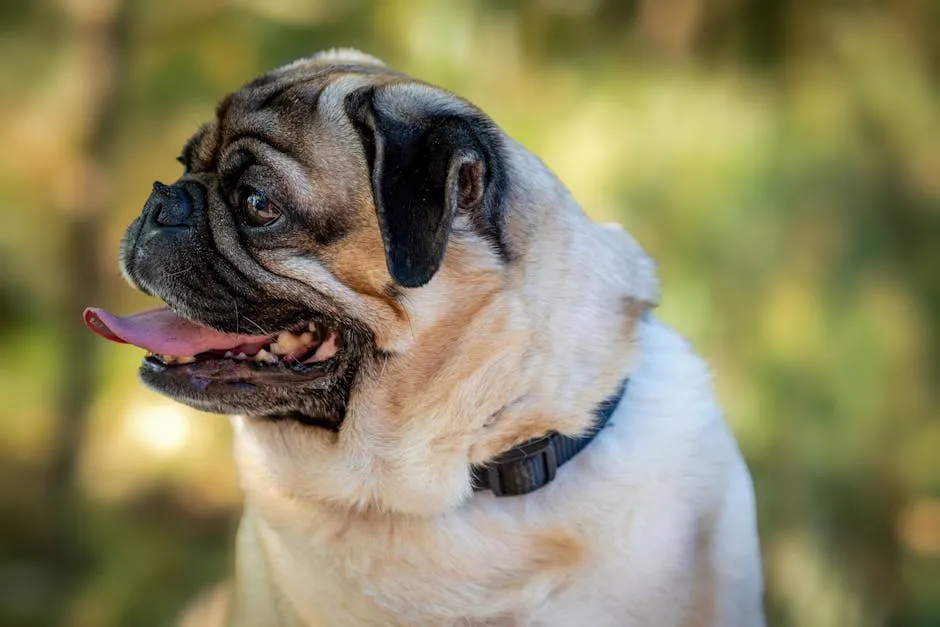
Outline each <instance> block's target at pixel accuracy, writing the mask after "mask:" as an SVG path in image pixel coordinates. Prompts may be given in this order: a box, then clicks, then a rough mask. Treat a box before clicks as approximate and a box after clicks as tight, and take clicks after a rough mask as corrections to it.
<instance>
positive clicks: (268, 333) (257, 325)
mask: <svg viewBox="0 0 940 627" xmlns="http://www.w3.org/2000/svg"><path fill="white" fill-rule="evenodd" d="M242 318H244V319H245V320H247V321H248V322H250V323H251V324H253V325H255V327H257V329H258V330H259V331H261V333H262V334H263V335H273V333H271V332H270V331H268V330H266V329H265V328H264V327H262V326H261V325H260V324H258V323H257V322H255V321H254V320H252V319H251V318H249V317H248V316H245V315H243V316H242Z"/></svg>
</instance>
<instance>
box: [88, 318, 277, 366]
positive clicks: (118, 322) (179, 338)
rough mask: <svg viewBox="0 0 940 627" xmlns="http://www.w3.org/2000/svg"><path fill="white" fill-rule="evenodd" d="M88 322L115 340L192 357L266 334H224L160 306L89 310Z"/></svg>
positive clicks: (257, 339) (260, 339) (260, 340)
mask: <svg viewBox="0 0 940 627" xmlns="http://www.w3.org/2000/svg"><path fill="white" fill-rule="evenodd" d="M85 325H86V326H87V327H88V328H89V329H91V330H92V331H94V332H95V333H97V334H98V335H100V336H101V337H103V338H105V339H107V340H111V341H112V342H121V343H124V344H133V345H134V346H139V347H140V348H144V349H146V350H148V351H150V352H151V353H159V354H161V355H172V356H174V357H192V356H193V355H198V354H199V353H203V352H205V351H210V350H230V349H233V348H236V347H238V346H241V345H242V344H250V343H262V344H263V343H265V341H266V340H268V339H269V338H268V336H265V335H232V334H228V333H220V332H219V331H215V330H213V329H210V328H208V327H203V326H200V325H198V324H194V323H192V322H190V321H188V320H185V319H183V318H181V317H179V316H177V315H176V314H175V313H173V312H172V311H170V310H169V308H167V307H158V308H156V309H150V310H149V311H142V312H140V313H139V314H134V315H132V316H125V317H120V316H115V315H112V314H109V313H108V312H107V311H104V310H103V309H98V308H97V307H89V308H88V309H86V310H85Z"/></svg>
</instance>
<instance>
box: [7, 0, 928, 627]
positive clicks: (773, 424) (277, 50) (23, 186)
mask: <svg viewBox="0 0 940 627" xmlns="http://www.w3.org/2000/svg"><path fill="white" fill-rule="evenodd" d="M0 29H2V30H0V59H2V62H0V94H2V98H0V138H2V139H0V199H2V203H0V211H2V214H0V215H2V218H3V223H2V224H3V226H2V228H0V394H2V396H0V398H2V401H0V495H2V496H0V538H2V541H0V624H2V625H52V624H62V625H66V624H67V625H77V626H82V627H85V626H98V625H122V626H123V625H141V626H144V625H163V624H167V623H168V622H169V621H170V620H171V619H172V618H173V616H174V615H175V613H176V612H178V610H179V609H180V607H181V606H182V605H183V604H184V603H185V602H186V601H187V600H188V599H189V598H191V597H192V596H193V595H195V594H196V593H197V592H199V591H201V590H203V589H204V587H205V586H207V585H209V584H210V583H211V582H213V581H214V580H215V579H216V578H218V577H220V576H222V575H223V574H224V573H225V572H226V570H227V569H228V567H229V565H230V563H231V559H232V556H231V548H230V547H231V541H232V534H233V532H234V528H235V522H236V520H237V515H238V511H239V506H240V505H239V502H240V495H239V490H238V485H237V479H236V477H235V475H234V469H233V465H232V461H231V459H230V453H229V445H230V434H229V427H228V423H227V421H225V420H224V419H223V418H221V417H216V416H208V415H197V414H195V413H192V412H190V411H188V410H186V409H184V408H182V407H180V406H177V405H174V404H172V403H170V402H168V401H166V400H164V399H162V398H160V397H157V396H156V395H154V394H152V393H149V392H147V391H146V390H144V389H143V388H142V387H141V386H140V385H138V383H137V382H136V374H135V371H136V367H137V363H138V361H139V359H140V357H141V355H140V354H139V352H138V351H136V350H134V349H131V348H127V347H124V348H121V347H119V346H116V345H113V344H112V345H106V344H105V343H104V342H100V341H96V340H95V338H93V337H92V336H91V335H90V334H88V333H86V332H85V331H84V329H83V328H82V326H81V322H80V312H81V308H82V307H83V306H84V305H86V304H99V305H105V306H107V307H109V308H111V309H112V310H118V311H121V312H127V311H130V310H132V309H136V308H141V307H144V306H146V305H148V304H150V303H149V302H148V301H147V300H146V298H145V297H143V296H141V295H139V294H136V293H134V292H133V291H132V290H131V289H130V288H129V287H127V286H126V285H125V284H124V283H123V282H122V280H121V278H120V276H119V274H118V269H117V262H116V254H117V248H118V243H119V240H120V236H121V234H122V232H123V229H124V227H125V225H126V224H127V223H128V222H129V221H130V220H131V219H132V217H133V216H135V215H136V214H137V213H138V212H139V210H140V208H141V207H142V205H143V203H144V200H145V199H146V197H147V195H148V192H149V188H150V183H151V182H152V181H153V180H154V179H162V180H173V179H174V178H175V177H176V176H177V175H178V174H179V166H178V165H177V164H176V163H175V162H174V157H175V156H176V155H177V154H178V151H179V149H180V148H181V146H182V144H183V142H184V141H185V139H186V138H187V137H188V136H189V135H190V134H191V133H192V132H193V131H194V130H195V129H196V127H197V125H198V124H199V123H200V122H202V121H204V120H206V119H208V118H209V117H210V115H211V113H212V111H213V106H214V103H215V102H216V101H217V100H218V99H219V98H220V97H221V96H223V95H224V94H225V93H226V92H227V91H230V90H233V89H235V88H236V87H238V85H239V84H240V83H242V82H244V81H245V80H247V79H249V78H250V77H252V76H253V75H255V74H257V73H260V72H262V71H264V70H267V69H269V68H271V67H274V66H276V65H279V64H281V63H284V62H286V61H289V60H291V59H293V58H296V57H300V56H304V55H307V54H309V53H311V52H314V51H316V50H319V49H322V48H326V47H331V46H336V45H342V46H356V47H361V48H362V49H364V50H366V51H368V52H371V53H373V54H376V55H378V56H380V57H382V58H384V59H385V60H386V61H387V62H389V63H390V64H392V65H394V66H397V67H399V68H400V69H403V70H405V71H407V72H410V73H412V74H415V75H418V76H420V77H422V78H425V79H427V80H429V81H432V82H436V83H438V84H441V85H442V86H445V87H447V88H449V89H451V90H453V91H456V92H458V93H460V94H462V95H464V96H466V97H468V98H469V99H470V100H472V101H474V102H475V103H477V104H478V105H480V106H481V107H482V108H483V109H484V110H485V111H487V112H488V113H489V114H491V115H492V117H493V118H494V119H495V120H496V121H497V122H498V123H500V124H501V125H502V126H503V127H504V128H505V129H506V130H507V131H508V132H509V133H510V134H511V135H513V136H515V137H516V138H517V139H519V140H520V141H521V142H522V143H523V144H525V145H526V146H528V147H529V148H530V149H531V150H533V151H534V152H535V153H537V154H539V155H540V156H542V157H543V158H544V160H545V161H546V162H547V163H548V165H549V166H550V167H551V168H553V169H554V170H555V171H556V172H557V173H558V174H559V175H560V177H561V178H562V179H563V180H564V181H565V182H566V183H567V184H568V185H569V186H570V187H571V189H572V191H573V192H574V195H575V197H576V198H578V199H579V200H580V201H581V202H582V204H583V206H584V207H585V209H586V210H587V211H588V212H589V213H590V214H591V215H592V216H594V217H595V218H597V219H600V220H605V221H620V222H623V223H624V224H625V226H626V227H627V229H628V230H630V231H631V232H632V233H633V234H634V235H635V236H636V237H637V238H638V239H639V240H640V242H641V243H642V244H643V245H644V246H645V247H646V248H647V249H648V250H649V251H650V252H651V253H652V255H653V256H654V257H655V258H656V259H657V260H658V262H659V264H660V272H661V278H662V281H663V285H664V299H663V303H662V306H661V307H660V309H659V315H660V316H661V317H662V318H663V319H664V320H666V321H667V322H668V323H670V324H672V325H674V326H675V327H676V328H678V329H679V330H680V331H681V332H682V333H684V334H685V335H686V336H688V337H689V338H690V339H691V340H692V341H693V343H694V345H695V346H696V348H697V349H698V350H699V351H700V352H701V353H702V354H703V355H704V356H705V357H706V358H707V359H708V360H709V361H710V363H711V364H712V365H713V367H714V370H715V373H716V381H717V387H718V390H719V394H720V397H721V399H722V402H723V404H724V406H725V407H726V409H727V415H728V420H729V422H730V423H731V425H732V427H733V428H734V430H735V432H736V434H737V436H738V438H739V441H740V444H741V447H742V449H743V450H744V453H745V455H746V457H747V459H748V462H749V464H750V467H751V469H752V471H753V474H754V479H755V484H756V489H757V496H758V504H759V516H760V528H761V534H762V541H763V551H764V560H765V570H766V580H767V607H768V611H769V614H770V619H771V624H773V625H781V626H789V625H794V626H808V627H828V626H833V627H835V626H839V627H843V626H856V625H857V626H875V625H879V626H880V625H897V626H900V625H905V626H915V625H917V626H921V625H922V626H927V625H933V626H937V625H940V385H938V382H940V376H938V375H940V332H938V323H940V3H937V2H932V1H930V0H923V1H918V0H893V1H885V2H875V1H852V0H842V1H826V0H820V1H818V2H809V1H802V2H801V1H797V0H773V1H771V0H767V1H761V0H701V1H698V0H635V1H620V2H618V1H616V0H582V1H580V2H577V1H574V0H572V1H570V2H566V1H564V0H526V1H522V2H515V3H511V2H498V1H496V0H479V1H475V2H474V1H469V0H467V1H455V2H441V1H432V0H391V1H387V2H379V1H372V0H347V1H345V2H340V1H336V2H327V1H326V0H209V1H202V2H196V1H194V0H161V1H160V2H144V1H142V0H61V1H58V2H56V1H53V0H32V1H27V0H19V1H16V0H3V1H2V2H0Z"/></svg>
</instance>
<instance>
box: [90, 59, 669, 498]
mask: <svg viewBox="0 0 940 627" xmlns="http://www.w3.org/2000/svg"><path fill="white" fill-rule="evenodd" d="M180 161H181V162H182V164H183V166H184V168H185V171H184V173H183V175H182V176H181V177H180V178H179V180H177V181H176V182H175V183H173V184H172V185H163V184H160V183H157V184H155V185H154V190H153V193H152V194H151V196H150V198H149V199H148V201H147V203H146V205H145V207H144V210H143V213H142V215H141V216H140V217H138V218H137V219H136V220H135V221H134V223H133V224H132V225H131V226H130V227H129V229H128V231H127V235H126V237H125V240H124V243H123V246H122V251H121V265H122V270H123V272H124V274H125V276H126V278H127V279H128V280H129V281H130V282H131V283H132V284H133V285H135V286H136V287H138V288H139V289H141V290H143V291H145V292H147V293H149V294H151V295H154V296H156V297H158V298H160V299H161V300H162V301H164V302H165V303H166V304H167V307H166V308H161V309H157V310H152V311H149V312H145V313H143V314H138V315H137V316H131V317H127V318H119V317H116V316H112V315H110V314H108V313H107V312H104V311H101V310H94V309H93V310H89V312H87V313H86V320H87V322H88V323H89V325H90V326H91V327H92V328H93V329H95V330H96V331H97V332H99V333H100V334H102V335H105V336H106V337H109V338H110V339H113V340H117V341H124V342H129V343H132V344H136V345H138V346H141V347H144V348H147V349H148V350H150V351H151V353H152V354H151V355H149V356H148V357H147V358H146V359H145V361H144V364H143V365H142V367H141V376H142V379H143V381H144V382H145V383H146V384H147V385H148V386H150V387H151V388H153V389H154V390H156V391H158V392H160V393H163V394H166V395H168V396H170V397H172V398H174V399H176V400H178V401H180V402H183V403H186V404H188V405H191V406H193V407H196V408H198V409H203V410H208V411H213V412H219V413H225V414H232V415H240V416H242V417H239V418H237V419H236V420H235V425H236V432H237V437H236V443H237V453H238V458H239V464H240V465H241V470H242V476H243V480H244V481H245V484H246V489H248V490H249V491H250V492H253V493H256V494H258V495H259V498H260V499H264V498H268V499H273V500H272V503H285V502H288V501H296V500H297V499H300V500H305V499H316V500H321V501H324V500H325V501H330V502H332V503H334V504H337V505H342V506H352V507H359V508H368V507H379V508H382V509H390V510H397V511H403V512H410V513H427V512H438V511H442V510H444V509H446V508H448V507H452V506H453V505H455V504H457V503H459V502H460V501H461V499H463V498H465V497H466V495H467V494H468V493H469V467H470V464H472V463H478V462H483V461H486V460H487V459H489V458H491V457H492V456H494V455H496V454H498V453H499V452H501V451H502V450H504V449H505V448H508V447H510V446H512V445H513V444H515V443H517V442H519V441H521V440H525V439H528V438H530V437H533V436H537V435H542V434H543V433H545V432H547V431H549V430H557V431H561V432H563V433H572V434H573V433H577V432H579V431H581V430H583V429H585V428H587V427H588V426H589V420H590V418H589V414H590V411H591V408H592V407H593V406H594V404H596V403H597V402H598V401H600V400H601V399H602V398H604V397H606V396H607V395H608V394H609V393H610V392H611V391H612V390H613V389H614V388H615V387H616V385H617V384H618V382H619V381H620V380H622V378H623V377H624V376H625V374H626V373H627V371H628V369H629V358H630V355H631V354H632V351H631V338H632V330H633V325H634V323H635V321H636V319H637V318H638V316H639V315H640V314H641V313H642V312H643V311H645V309H646V308H647V307H648V306H649V305H651V304H652V303H653V302H654V301H655V300H656V298H657V285H656V280H655V277H654V271H653V267H652V264H651V263H650V262H649V260H648V259H647V258H646V256H645V255H644V254H643V253H642V251H641V250H640V249H639V247H638V246H636V244H635V243H634V242H633V240H632V239H630V238H629V236H627V235H626V234H625V233H623V232H622V231H617V230H614V229H608V228H604V227H601V226H599V225H596V224H594V223H592V222H591V221H590V220H588V219H587V218H586V217H585V216H584V215H583V213H582V212H581V211H580V210H579V209H578V207H577V205H576V204H575V203H574V202H573V200H572V199H571V198H570V196H569V194H568V193H567V191H566V190H565V188H564V187H563V186H562V184H561V183H560V182H559V181H558V180H557V179H556V178H555V177H554V176H552V175H551V173H549V172H548V171H547V169H546V168H545V167H544V166H543V165H542V163H541V162H540V161H539V160H538V159H537V158H535V157H534V156H533V155H531V154H530V153H529V152H527V151H526V150H525V149H523V148H522V147H521V146H519V145H518V144H516V143H515V142H514V141H512V140H511V139H510V138H509V137H507V136H506V135H505V134H504V133H503V132H502V131H501V130H500V129H499V128H498V127H497V126H496V124H495V123H494V122H493V121H492V120H490V119H489V118H488V117H487V116H486V115H484V114H483V113H482V112H481V111H480V110H478V109H477V108H475V107H474V106H473V105H471V104H469V103H467V102H466V101H464V100H462V99H460V98H458V97H456V96H454V95H452V94H450V93H448V92H446V91H444V90H442V89H439V88H436V87H433V86H430V85H427V84H425V83H422V82H420V81H417V80H415V79H412V78H409V77H407V76H404V75H402V74H400V73H398V72H396V71H394V70H392V69H390V68H388V67H386V66H385V65H383V64H382V63H381V62H379V61H377V60H376V59H374V58H372V57H368V56H366V55H363V54H362V53H358V52H355V51H339V52H336V51H331V52H329V53H321V54H319V55H316V56H314V57H311V58H309V59H302V60H300V61H297V62H295V63H292V64H290V65H287V66H284V67H282V68H279V69H277V70H274V71H273V72H270V73H268V74H266V75H264V76H262V77H260V78H257V79H255V80H253V81H251V82H249V83H248V84H246V85H245V86H244V87H242V88H241V89H239V90H238V91H236V92H235V93H233V94H231V95H229V96H228V97H226V98H225V99H224V100H223V101H222V102H221V103H220V105H219V107H218V109H217V111H216V116H215V118H214V119H213V120H212V121H211V122H209V123H207V124H206V125H204V126H203V127H202V128H200V130H199V131H198V132H197V133H196V134H195V135H194V136H193V137H192V138H191V139H190V140H189V141H188V142H187V144H186V146H185V148H184V149H183V151H182V155H181V156H180ZM272 495H276V496H272ZM282 497H287V498H282ZM272 506H273V505H272Z"/></svg>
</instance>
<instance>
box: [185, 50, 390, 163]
mask: <svg viewBox="0 0 940 627" xmlns="http://www.w3.org/2000/svg"><path fill="white" fill-rule="evenodd" d="M402 78H404V75H402V74H400V73H398V72H396V71H395V70H392V69H390V68H388V67H386V66H384V65H377V64H372V63H364V64H355V63H343V64H325V63H322V62H321V63H317V62H303V61H299V62H295V63H293V64H291V65H288V66H285V67H283V68H279V69H277V70H274V71H272V72H269V73H268V74H265V75H263V76H260V77H258V78H255V79H254V80H252V81H250V82H248V83H246V84H245V85H244V86H242V87H241V88H240V89H238V90H237V91H235V92H233V93H231V94H229V95H228V96H226V97H225V98H223V99H222V101H221V102H219V104H218V106H217V107H216V115H215V118H214V119H213V120H212V121H210V122H208V123H206V124H204V125H203V126H201V127H200V128H199V130H198V131H196V133H195V134H194V135H193V136H192V137H191V138H190V139H189V141H187V142H186V145H185V146H184V147H183V151H182V153H181V155H180V160H181V161H182V162H183V163H184V164H186V165H188V166H189V167H190V169H191V170H192V171H194V172H199V171H205V170H212V169H215V168H216V167H217V166H218V163H219V160H220V158H221V157H222V155H223V154H224V152H225V149H226V147H227V146H230V145H232V144H234V143H236V142H238V141H240V140H242V139H246V138H247V139H256V140H259V141H263V142H264V143H266V144H268V145H271V146H273V147H274V148H275V149H278V150H282V151H284V152H287V151H288V150H289V147H290V146H291V145H296V140H297V139H298V137H300V136H301V135H302V134H303V133H304V132H305V129H307V128H308V127H309V126H310V125H311V121H312V120H314V119H315V118H317V117H327V118H335V117H337V115H341V113H342V111H341V109H342V103H341V102H339V101H335V102H334V101H331V102H326V101H325V100H324V99H323V94H324V92H328V91H331V90H330V89H329V88H330V87H331V86H333V85H338V84H340V83H343V84H349V85H351V86H358V85H362V84H365V83H374V84H381V83H387V82H390V81H395V80H401V79H402ZM350 88H351V87H350ZM344 91H345V90H344ZM334 100H335V99H334Z"/></svg>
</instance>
